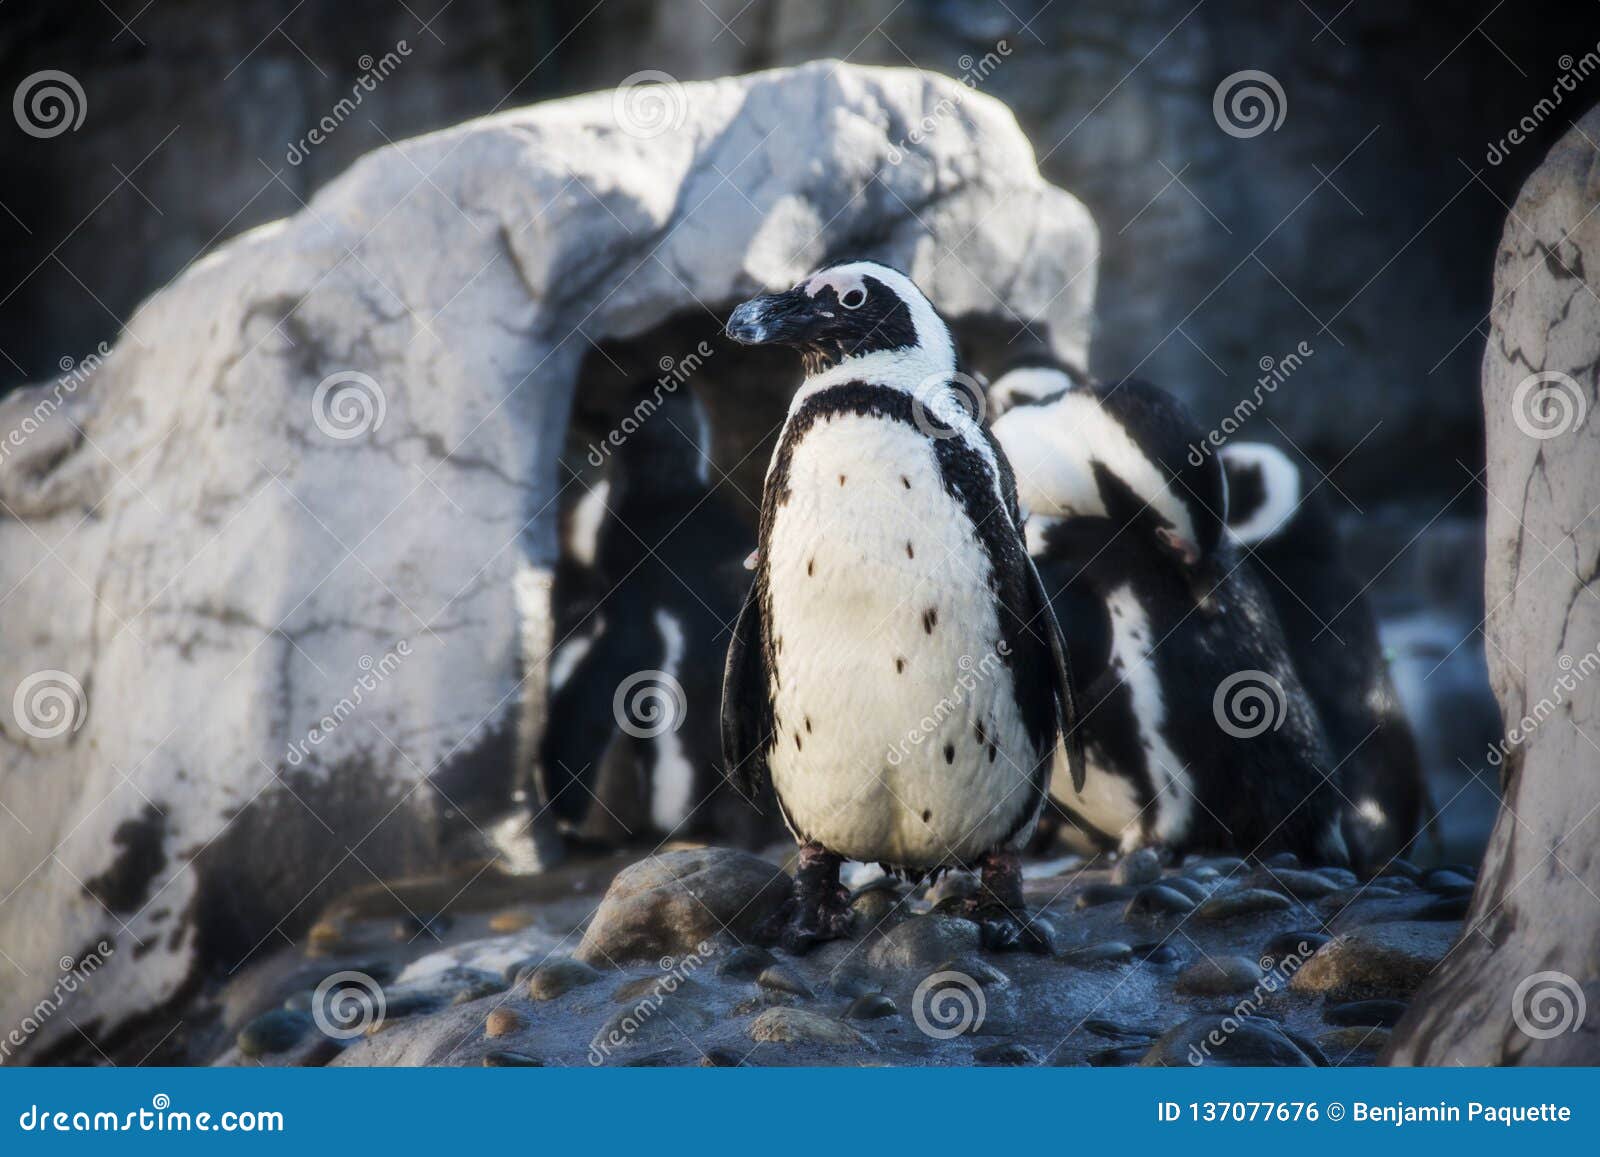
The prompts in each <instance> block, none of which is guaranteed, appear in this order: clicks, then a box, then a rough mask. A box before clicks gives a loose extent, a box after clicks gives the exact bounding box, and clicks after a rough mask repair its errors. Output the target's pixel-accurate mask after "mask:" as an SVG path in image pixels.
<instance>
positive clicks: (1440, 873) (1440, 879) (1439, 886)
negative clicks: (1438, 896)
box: [1422, 868, 1476, 892]
mask: <svg viewBox="0 0 1600 1157" xmlns="http://www.w3.org/2000/svg"><path fill="white" fill-rule="evenodd" d="M1475 884H1476V881H1474V880H1472V879H1469V878H1468V877H1466V876H1463V875H1462V874H1461V873H1460V872H1452V871H1451V870H1450V869H1449V868H1435V869H1434V870H1433V871H1431V872H1429V873H1428V874H1427V875H1425V876H1423V877H1422V886H1423V887H1424V888H1426V889H1428V890H1429V891H1430V892H1449V891H1457V890H1459V889H1461V888H1469V889H1470V888H1472V887H1474V886H1475Z"/></svg>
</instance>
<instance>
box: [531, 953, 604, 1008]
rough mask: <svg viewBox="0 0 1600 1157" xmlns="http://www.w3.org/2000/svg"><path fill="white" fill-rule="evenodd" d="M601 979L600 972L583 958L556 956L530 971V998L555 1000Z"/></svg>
mask: <svg viewBox="0 0 1600 1157" xmlns="http://www.w3.org/2000/svg"><path fill="white" fill-rule="evenodd" d="M599 979H600V973H599V972H598V971H596V970H595V969H593V968H591V967H590V966H589V965H587V964H585V963H584V962H583V961H581V960H574V959H573V958H572V957H570V956H556V957H552V958H551V959H549V960H546V961H545V962H544V963H543V964H540V965H539V966H538V967H536V968H535V969H534V970H533V971H532V972H530V973H528V980H527V984H528V997H529V999H530V1000H554V999H555V998H556V997H558V996H562V995H564V994H566V993H568V992H571V991H572V990H573V989H574V988H582V987H583V986H584V985H586V984H593V983H594V982H595V981H597V980H599Z"/></svg>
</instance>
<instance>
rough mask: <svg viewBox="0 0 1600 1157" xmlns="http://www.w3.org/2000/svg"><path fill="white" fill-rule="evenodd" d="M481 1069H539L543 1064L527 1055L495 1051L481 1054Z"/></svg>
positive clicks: (508, 1050)
mask: <svg viewBox="0 0 1600 1157" xmlns="http://www.w3.org/2000/svg"><path fill="white" fill-rule="evenodd" d="M483 1067H484V1068H486V1069H539V1068H543V1067H544V1062H543V1061H541V1060H540V1059H539V1058H538V1057H530V1056H529V1055H528V1054H527V1053H519V1052H513V1051H512V1050H511V1049H496V1050H494V1051H493V1052H487V1053H484V1054H483Z"/></svg>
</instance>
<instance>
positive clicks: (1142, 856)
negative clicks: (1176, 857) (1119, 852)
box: [1111, 848, 1161, 886]
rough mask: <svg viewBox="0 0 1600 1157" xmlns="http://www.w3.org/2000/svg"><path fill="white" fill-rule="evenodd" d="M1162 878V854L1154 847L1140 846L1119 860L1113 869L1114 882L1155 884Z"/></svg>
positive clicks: (1112, 880)
mask: <svg viewBox="0 0 1600 1157" xmlns="http://www.w3.org/2000/svg"><path fill="white" fill-rule="evenodd" d="M1159 879H1161V856H1160V855H1159V854H1158V853H1157V852H1156V850H1155V849H1154V848H1139V849H1138V850H1137V851H1133V852H1129V853H1128V854H1127V855H1126V856H1123V857H1122V858H1121V859H1120V860H1118V861H1117V866H1116V867H1114V868H1112V869H1111V882H1112V883H1113V884H1131V885H1134V886H1138V885H1141V884H1154V883H1155V882H1156V881H1157V880H1159Z"/></svg>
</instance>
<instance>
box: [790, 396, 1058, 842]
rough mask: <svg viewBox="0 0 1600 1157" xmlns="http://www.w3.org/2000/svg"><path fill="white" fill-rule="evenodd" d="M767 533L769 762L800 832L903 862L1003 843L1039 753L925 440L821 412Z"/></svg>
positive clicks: (980, 580) (990, 605)
mask: <svg viewBox="0 0 1600 1157" xmlns="http://www.w3.org/2000/svg"><path fill="white" fill-rule="evenodd" d="M996 517H1004V515H1003V514H998V513H997V515H996ZM765 549H766V552H767V558H766V564H767V568H768V572H767V582H768V588H769V593H770V598H771V603H770V608H771V609H770V620H769V622H768V624H767V626H768V630H769V632H770V637H771V639H772V645H773V648H774V652H775V666H776V678H775V679H774V681H773V685H772V686H771V687H770V689H769V690H770V694H771V697H772V703H773V717H774V723H775V727H776V731H777V735H776V738H775V746H774V749H773V751H772V754H771V757H770V759H769V765H770V767H771V770H772V776H773V785H774V787H775V788H776V790H777V792H778V795H779V798H780V799H781V800H782V802H783V806H784V811H785V813H786V815H787V816H788V818H789V820H790V821H791V823H792V825H793V827H794V828H795V829H796V835H798V836H801V837H803V838H810V839H813V840H817V841H819V842H821V843H822V844H823V845H824V846H826V847H827V848H829V849H830V850H832V851H834V852H837V853H839V854H841V855H844V856H846V857H848V858H850V859H856V860H878V861H883V862H885V863H890V864H895V865H899V866H905V867H913V868H929V867H936V866H940V865H944V864H951V863H957V862H970V861H971V860H973V859H975V858H976V857H977V856H979V855H981V854H982V853H983V852H986V851H989V850H992V849H994V848H996V847H998V846H999V845H1000V844H1001V843H1002V842H1003V841H1004V840H1005V838H1006V836H1007V835H1008V834H1011V833H1012V832H1013V829H1015V828H1018V827H1019V822H1020V821H1021V819H1022V818H1023V817H1025V816H1027V815H1030V814H1031V813H1032V810H1033V803H1034V797H1033V795H1032V787H1031V782H1030V773H1031V771H1032V769H1033V767H1034V766H1035V765H1036V762H1037V759H1038V757H1039V756H1038V753H1036V752H1035V751H1034V749H1033V746H1032V744H1031V742H1030V741H1029V739H1028V737H1027V733H1026V731H1025V729H1024V727H1023V724H1022V719H1021V715H1020V712H1019V710H1018V708H1017V705H1016V701H1015V696H1014V691H1013V684H1012V674H1011V667H1010V665H1009V662H1008V659H1007V653H1006V650H1005V648H1004V646H1003V644H1002V641H1001V633H1000V620H999V611H998V607H997V605H996V601H995V598H996V596H995V592H994V588H993V585H992V577H993V575H992V565H991V563H990V561H989V558H988V555H987V554H986V553H985V551H984V549H983V547H982V544H981V543H980V541H979V539H978V537H977V535H976V533H975V531H974V528H973V525H972V523H971V521H970V519H969V517H968V515H967V513H966V511H965V509H964V508H963V507H962V505H961V504H960V503H959V502H958V501H957V500H956V498H955V497H953V496H952V495H951V494H950V493H949V492H948V491H947V490H946V489H945V487H944V484H943V482H942V481H941V478H940V473H939V469H938V463H937V461H936V459H935V457H934V448H933V446H932V444H931V443H930V442H929V441H928V440H927V439H926V438H925V437H923V436H922V435H921V434H920V433H919V432H918V431H917V430H916V429H915V428H913V427H909V426H906V425H904V424H901V423H896V422H893V421H891V420H888V419H882V418H875V417H869V416H858V415H844V414H840V415H833V416H831V417H829V418H824V419H822V420H820V421H818V423H817V424H816V425H815V426H813V427H812V429H811V430H810V431H808V432H807V434H806V435H805V437H804V438H803V439H802V440H801V441H800V442H799V443H798V445H796V446H795V448H794V451H793V454H792V457H791V460H790V467H789V477H788V498H787V500H786V501H784V502H783V503H782V504H781V505H779V506H778V507H777V508H776V509H775V511H774V516H773V521H772V526H771V533H770V535H769V539H768V542H767V544H766V547H765ZM1024 826H1026V828H1027V829H1028V830H1029V831H1031V824H1027V825H1024ZM1026 835H1027V831H1023V832H1020V833H1019V834H1018V836H1017V838H1018V839H1022V838H1026ZM1015 842H1017V841H1016V840H1013V843H1015Z"/></svg>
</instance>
